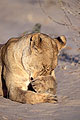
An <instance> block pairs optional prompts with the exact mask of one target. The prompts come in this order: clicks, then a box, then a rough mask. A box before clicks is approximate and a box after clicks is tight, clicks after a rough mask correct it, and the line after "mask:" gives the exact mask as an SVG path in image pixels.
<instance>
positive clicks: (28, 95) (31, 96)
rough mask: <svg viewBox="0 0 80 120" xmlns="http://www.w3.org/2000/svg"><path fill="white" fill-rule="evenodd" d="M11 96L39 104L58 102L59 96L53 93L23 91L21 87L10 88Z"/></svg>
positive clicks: (22, 101) (16, 99) (12, 98)
mask: <svg viewBox="0 0 80 120" xmlns="http://www.w3.org/2000/svg"><path fill="white" fill-rule="evenodd" d="M9 98H10V99H11V100H13V101H16V102H21V103H29V104H37V103H46V102H48V103H56V102H57V98H56V96H53V95H52V94H47V93H35V92H33V91H23V90H22V89H20V88H15V89H14V91H13V90H10V93H9Z"/></svg>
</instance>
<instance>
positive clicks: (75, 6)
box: [0, 0, 80, 120]
mask: <svg viewBox="0 0 80 120" xmlns="http://www.w3.org/2000/svg"><path fill="white" fill-rule="evenodd" d="M36 23H40V24H41V25H42V28H41V32H43V33H46V34H49V35H50V36H51V37H56V36H59V35H65V36H66V38H67V46H66V48H65V49H64V50H62V51H61V53H60V56H59V61H58V66H57V68H56V77H57V83H58V88H57V95H58V99H59V103H58V104H49V103H45V104H36V105H29V104H21V103H16V102H13V101H11V100H8V99H5V98H3V97H0V120H80V1H79V0H63V1H62V2H61V1H60V0H40V2H39V1H38V0H0V43H5V42H6V41H7V40H8V39H9V38H11V37H15V36H20V35H21V34H22V33H23V32H25V31H28V32H30V31H31V30H32V27H33V26H34V25H35V24H36Z"/></svg>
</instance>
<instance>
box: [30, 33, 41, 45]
mask: <svg viewBox="0 0 80 120" xmlns="http://www.w3.org/2000/svg"><path fill="white" fill-rule="evenodd" d="M41 43H42V38H41V37H40V35H39V34H34V35H33V36H32V37H31V38H30V45H31V47H35V46H36V47H40V45H41Z"/></svg>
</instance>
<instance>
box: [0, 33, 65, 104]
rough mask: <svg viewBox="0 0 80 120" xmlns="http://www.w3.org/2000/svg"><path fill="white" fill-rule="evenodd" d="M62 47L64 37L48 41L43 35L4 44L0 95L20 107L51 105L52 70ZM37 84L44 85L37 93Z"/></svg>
mask: <svg viewBox="0 0 80 120" xmlns="http://www.w3.org/2000/svg"><path fill="white" fill-rule="evenodd" d="M65 44H66V38H65V37H64V36H61V37H58V38H55V39H52V38H50V37H49V36H48V35H45V34H43V33H33V34H28V35H24V36H22V37H18V38H11V39H10V40H8V42H7V43H6V44H4V45H2V46H1V48H0V94H1V95H3V96H4V97H6V98H10V99H11V100H14V101H17V102H21V103H31V104H36V103H42V102H43V103H44V102H49V103H55V102H56V101H57V99H56V97H55V96H54V94H55V93H56V92H55V89H54V88H56V87H55V86H56V84H55V83H56V82H55V75H54V69H55V68H56V66H57V56H58V53H59V51H60V50H61V49H62V48H63V47H64V46H65ZM49 77H50V78H49ZM41 80H42V81H46V80H47V81H48V82H43V83H41V84H42V85H41V89H39V88H38V87H40V85H39V84H37V83H38V82H40V81H41ZM50 80H51V81H53V82H51V83H50V82H49V81H50ZM36 81H38V82H37V83H36ZM52 83H53V86H52ZM49 84H50V86H52V87H49ZM44 86H46V87H44ZM43 87H44V89H43ZM48 88H49V89H48ZM50 88H52V89H51V90H50ZM41 90H42V91H41ZM47 90H48V91H49V90H50V91H51V92H47Z"/></svg>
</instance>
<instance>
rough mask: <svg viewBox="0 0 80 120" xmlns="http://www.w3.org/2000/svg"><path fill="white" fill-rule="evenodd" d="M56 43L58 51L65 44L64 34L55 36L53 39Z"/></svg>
mask: <svg viewBox="0 0 80 120" xmlns="http://www.w3.org/2000/svg"><path fill="white" fill-rule="evenodd" d="M54 40H55V42H56V44H57V47H58V50H59V51H60V50H61V49H62V48H64V47H65V45H66V38H65V36H60V37H57V38H55V39H54Z"/></svg>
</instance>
